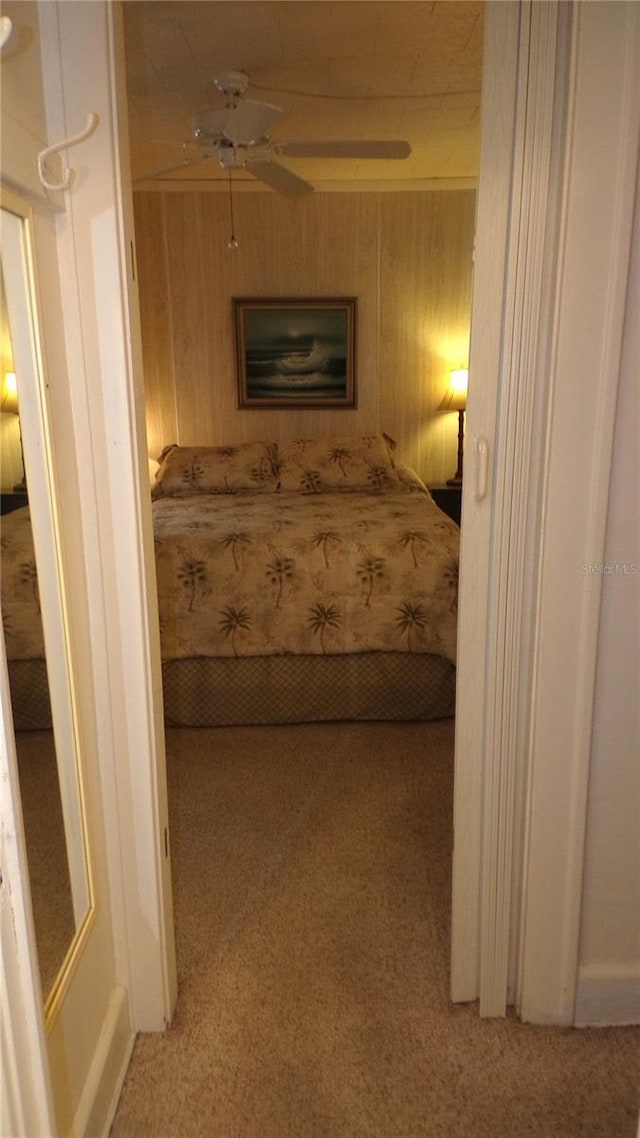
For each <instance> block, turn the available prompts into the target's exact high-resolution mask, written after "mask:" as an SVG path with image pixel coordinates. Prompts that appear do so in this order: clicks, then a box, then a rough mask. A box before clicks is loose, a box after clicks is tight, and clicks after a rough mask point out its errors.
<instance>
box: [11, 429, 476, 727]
mask: <svg viewBox="0 0 640 1138" xmlns="http://www.w3.org/2000/svg"><path fill="white" fill-rule="evenodd" d="M394 449H395V448H394V445H393V444H392V441H391V440H390V439H388V438H387V437H386V436H384V435H367V436H357V437H345V438H330V439H329V438H322V439H299V440H294V441H292V442H290V443H287V444H284V445H282V444H281V445H280V446H276V444H275V443H271V442H253V443H239V444H234V445H230V446H226V447H181V446H180V447H179V446H169V447H167V448H165V451H164V452H163V454H162V456H161V460H162V461H161V463H160V467H159V470H158V472H157V475H156V480H155V484H154V486H153V488H152V499H153V503H152V512H153V529H154V543H155V560H156V573H157V584H158V606H159V619H160V640H161V651H162V668H163V691H164V710H165V722H166V723H167V725H171V726H209V725H230V724H239V723H290V722H305V721H315V720H340V719H395V720H398V719H406V720H409V719H433V718H440V717H444V716H450V715H452V714H453V712H454V706H455V652H456V612H457V580H458V546H459V531H458V528H457V526H456V525H455V524H454V523H453V522H452V521H450V519H449V518H447V517H446V515H445V514H443V513H442V512H441V511H440V510H439V509H438V507H437V506H436V505H435V503H434V502H433V500H432V499H431V496H430V495H429V492H428V491H427V489H426V487H425V486H424V484H423V483H422V482H421V480H420V479H419V478H418V476H417V475H416V474H415V473H414V472H413V471H411V470H410V469H409V468H407V467H406V466H404V465H403V464H401V463H400V462H398V461H397V459H396V457H395V454H394ZM22 512H23V511H16V515H17V514H19V513H22ZM16 515H9V517H8V518H6V519H3V521H5V522H6V523H7V524H6V525H5V527H4V532H3V546H4V547H5V559H6V558H7V552H8V554H9V558H8V563H9V571H8V572H6V573H5V572H4V571H3V615H4V616H5V635H6V639H7V651H8V656H9V660H10V665H9V667H10V674H11V678H12V688H13V683H14V676H15V675H18V674H19V673H22V674H23V675H28V673H29V672H30V671H33V669H34V668H37V660H38V652H37V651H33V652H31V650H30V648H29V644H28V640H29V637H28V635H27V631H28V625H29V623H30V621H31V620H32V618H33V617H34V613H33V607H34V606H33V603H32V602H33V597H34V593H33V590H31V592H29V589H28V588H27V587H26V582H27V579H28V576H29V574H28V573H27V571H26V570H25V568H24V566H25V564H26V563H27V562H28V560H29V557H28V551H27V552H25V549H24V540H25V530H24V527H21V525H20V520H19V518H18V517H17V516H16ZM18 535H19V541H20V542H21V543H22V545H21V548H20V550H19V555H18V553H17V552H16V546H15V539H16V538H17V537H18ZM21 566H22V567H21ZM5 597H6V602H7V609H8V611H6V612H5ZM18 609H20V612H18ZM29 610H31V611H30V612H29ZM26 661H29V663H26ZM31 682H32V679H29V678H27V680H26V686H27V688H28V687H29V685H30V683H31ZM17 687H18V684H17V682H16V689H17ZM24 687H25V683H24V682H22V684H21V689H24ZM23 694H25V693H24V691H23ZM26 694H28V692H27V693H26ZM22 718H23V719H24V716H22Z"/></svg>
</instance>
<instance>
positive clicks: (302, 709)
mask: <svg viewBox="0 0 640 1138" xmlns="http://www.w3.org/2000/svg"><path fill="white" fill-rule="evenodd" d="M162 675H163V687H164V713H165V723H166V725H167V726H168V727H218V726H232V725H234V724H264V723H310V722H318V721H329V720H345V719H347V720H348V719H355V720H371V719H379V720H427V719H443V718H447V717H449V716H452V715H453V714H454V712H455V682H456V670H455V667H454V666H453V664H451V663H450V662H449V661H448V660H445V659H443V657H441V656H434V655H429V654H426V653H424V654H422V653H416V654H415V655H410V654H408V653H406V652H364V653H361V654H360V655H354V656H248V657H241V658H235V657H231V658H224V659H221V658H217V657H215V658H212V657H205V656H202V657H195V658H190V659H184V660H166V661H165V662H164V664H163V666H162Z"/></svg>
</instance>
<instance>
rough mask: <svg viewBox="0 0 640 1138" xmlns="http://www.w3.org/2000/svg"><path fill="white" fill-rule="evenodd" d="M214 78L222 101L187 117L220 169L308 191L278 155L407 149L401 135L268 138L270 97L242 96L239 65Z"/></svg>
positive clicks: (244, 81) (274, 115)
mask: <svg viewBox="0 0 640 1138" xmlns="http://www.w3.org/2000/svg"><path fill="white" fill-rule="evenodd" d="M214 83H215V86H216V87H217V88H218V90H219V91H221V92H222V93H223V94H224V96H225V105H224V107H222V108H219V109H214V110H207V111H200V112H199V113H198V114H196V115H194V118H193V120H192V133H193V140H194V141H195V142H196V143H197V144H198V145H199V146H200V147H201V148H202V149H203V150H205V151H206V150H212V153H209V154H205V158H204V160H206V159H207V158H215V157H217V159H218V162H219V164H220V166H221V167H222V168H223V170H228V171H229V172H231V171H232V170H246V171H247V172H248V173H249V174H251V175H252V176H253V177H254V178H258V179H259V180H260V181H261V182H264V183H265V184H266V185H268V186H270V187H271V188H272V189H273V190H276V191H277V192H278V193H280V194H284V195H285V196H287V197H293V198H295V197H301V196H302V195H304V194H309V193H313V186H312V185H311V184H310V182H307V181H305V179H304V178H301V177H300V176H299V175H298V174H294V173H293V171H292V170H290V169H289V168H288V167H287V166H284V165H282V164H281V162H280V161H279V159H280V158H383V159H399V158H408V156H409V155H410V153H411V147H410V145H409V143H408V142H405V141H402V140H397V141H376V140H368V139H366V140H365V139H362V140H357V139H356V140H353V141H339V140H338V141H326V142H322V141H320V142H311V141H301V142H275V141H272V139H271V138H270V136H269V130H270V128H271V127H272V126H273V124H274V123H275V122H276V121H277V119H278V118H279V117H280V115H281V114H282V109H281V108H280V107H276V106H274V105H273V104H272V103H262V102H256V101H255V100H253V99H247V98H245V94H246V92H247V89H248V87H249V76H248V75H245V74H244V72H242V71H226V72H224V73H223V74H221V75H217V76H215V77H214ZM182 145H185V144H182ZM202 161H203V158H202V155H201V154H200V155H197V156H195V157H193V158H186V159H185V160H184V161H183V162H180V163H178V164H176V165H175V166H170V167H167V168H166V169H164V170H159V171H156V173H155V174H152V175H151V177H153V178H159V177H163V176H166V175H167V174H170V173H172V172H173V171H174V170H180V169H182V168H184V167H185V166H190V165H194V164H199V163H201V162H202ZM138 180H139V181H142V180H144V179H138Z"/></svg>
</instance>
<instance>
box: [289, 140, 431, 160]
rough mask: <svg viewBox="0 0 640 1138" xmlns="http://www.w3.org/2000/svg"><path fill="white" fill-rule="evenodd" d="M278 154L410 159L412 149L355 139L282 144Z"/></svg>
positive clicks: (404, 144)
mask: <svg viewBox="0 0 640 1138" xmlns="http://www.w3.org/2000/svg"><path fill="white" fill-rule="evenodd" d="M278 153H279V154H286V155H287V156H288V157H289V158H408V157H409V155H410V154H411V147H410V145H409V143H408V142H404V141H403V140H398V141H388V142H384V141H375V140H373V139H371V140H370V139H361V140H357V139H354V141H353V142H349V141H344V142H341V141H335V142H311V141H309V142H282V143H278Z"/></svg>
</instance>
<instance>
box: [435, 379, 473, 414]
mask: <svg viewBox="0 0 640 1138" xmlns="http://www.w3.org/2000/svg"><path fill="white" fill-rule="evenodd" d="M468 383H469V371H468V368H458V369H457V370H456V371H452V372H451V374H450V376H449V387H448V389H447V391H446V393H445V395H444V397H443V399H442V402H441V403H440V405H439V407H438V411H464V410H466V406H467V386H468Z"/></svg>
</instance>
